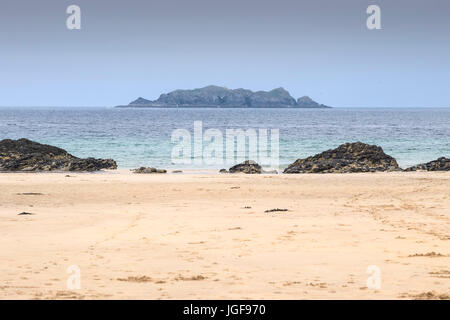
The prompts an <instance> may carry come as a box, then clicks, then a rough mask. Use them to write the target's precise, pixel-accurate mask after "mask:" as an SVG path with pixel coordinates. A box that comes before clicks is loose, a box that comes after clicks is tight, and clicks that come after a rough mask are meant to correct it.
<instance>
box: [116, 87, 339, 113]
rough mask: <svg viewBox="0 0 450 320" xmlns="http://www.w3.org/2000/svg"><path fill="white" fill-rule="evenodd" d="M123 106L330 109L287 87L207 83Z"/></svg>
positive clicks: (139, 99)
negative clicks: (249, 87)
mask: <svg viewBox="0 0 450 320" xmlns="http://www.w3.org/2000/svg"><path fill="white" fill-rule="evenodd" d="M118 107H119V108H127V107H128V108H129V107H131V108H151V107H156V108H157V107H159V108H189V107H196V108H201V107H203V108H330V107H329V106H326V105H323V104H319V103H317V102H316V101H314V100H312V99H311V98H310V97H307V96H304V97H301V98H299V99H297V100H296V99H294V98H293V97H292V96H291V95H290V94H289V92H288V91H286V90H285V89H283V88H277V89H273V90H271V91H256V92H253V91H251V90H247V89H234V90H233V89H228V88H225V87H218V86H207V87H204V88H200V89H193V90H175V91H172V92H170V93H167V94H162V95H161V96H160V97H159V98H158V99H157V100H153V101H152V100H147V99H144V98H142V97H140V98H138V99H136V100H135V101H132V102H131V103H130V104H128V105H123V106H118Z"/></svg>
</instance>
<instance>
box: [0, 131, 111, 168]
mask: <svg viewBox="0 0 450 320" xmlns="http://www.w3.org/2000/svg"><path fill="white" fill-rule="evenodd" d="M101 169H117V164H116V162H115V161H114V160H112V159H95V158H85V159H82V158H78V157H75V156H73V155H71V154H70V153H68V152H67V151H65V150H64V149H61V148H58V147H54V146H50V145H46V144H41V143H38V142H34V141H30V140H28V139H19V140H10V139H5V140H1V141H0V172H1V171H26V172H33V171H88V172H92V171H97V170H101Z"/></svg>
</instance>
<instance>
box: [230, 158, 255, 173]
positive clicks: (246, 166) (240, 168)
mask: <svg viewBox="0 0 450 320" xmlns="http://www.w3.org/2000/svg"><path fill="white" fill-rule="evenodd" d="M229 172H230V173H238V172H240V173H246V174H258V173H261V172H262V168H261V166H260V165H259V164H257V163H256V162H255V161H252V160H246V161H244V162H242V163H240V164H237V165H235V166H233V167H231V168H230V170H229Z"/></svg>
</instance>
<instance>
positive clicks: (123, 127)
mask: <svg viewBox="0 0 450 320" xmlns="http://www.w3.org/2000/svg"><path fill="white" fill-rule="evenodd" d="M194 122H197V123H198V122H201V124H202V130H203V131H202V132H203V133H204V132H205V131H206V130H208V129H215V130H216V132H217V131H219V132H222V133H223V135H224V136H225V135H226V130H227V129H242V130H248V129H255V130H256V131H257V132H259V131H258V130H260V129H263V130H267V132H268V133H269V137H270V133H271V132H275V131H271V130H278V149H279V151H278V161H279V167H280V168H281V169H282V168H284V167H286V166H287V165H288V164H290V163H292V162H293V161H295V160H296V159H298V158H305V157H308V156H310V155H314V154H317V153H320V152H322V151H325V150H327V149H331V148H335V147H337V146H339V145H340V144H342V143H346V142H356V141H361V142H364V143H368V144H375V145H378V146H381V147H382V148H383V150H384V151H385V152H386V153H387V154H389V155H391V156H393V157H394V158H396V159H397V162H398V164H399V165H400V166H401V167H403V168H405V167H408V166H411V165H414V164H418V163H423V162H428V161H431V160H434V159H437V158H438V157H442V156H446V157H450V108H373V109H369V108H332V109H284V108H264V109H256V108H235V109H221V108H189V109H187V108H179V109H176V108H174V109H164V108H148V109H140V108H111V107H76V108H75V107H1V108H0V140H1V139H19V138H28V139H30V140H33V141H37V142H40V143H45V144H50V145H54V146H58V147H61V148H63V149H65V150H67V151H68V152H69V153H71V154H73V155H75V156H77V157H96V158H112V159H114V160H116V161H117V163H118V166H119V168H122V169H131V168H136V167H140V166H152V167H157V168H167V169H171V168H173V169H175V168H177V169H198V168H205V169H220V168H222V167H226V165H224V164H220V163H212V164H211V163H204V162H202V161H194V160H195V158H196V157H198V156H199V153H197V154H196V153H195V152H194V151H192V155H189V157H192V160H193V161H191V163H188V162H187V163H184V164H179V163H174V161H173V150H174V148H175V147H176V145H177V141H174V140H173V134H174V132H176V131H175V130H180V129H181V130H185V131H184V132H189V133H190V134H191V135H192V143H194V140H195V139H194ZM201 137H202V136H201ZM247 143H248V141H247ZM223 144H224V148H225V145H226V143H225V142H224V143H223ZM207 145H208V143H207V141H206V142H204V143H203V146H202V147H204V148H205V147H207ZM200 154H201V153H200ZM197 160H198V159H197ZM236 160H238V159H236Z"/></svg>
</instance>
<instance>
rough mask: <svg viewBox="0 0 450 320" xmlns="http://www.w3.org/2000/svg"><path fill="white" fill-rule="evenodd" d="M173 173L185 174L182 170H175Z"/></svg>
mask: <svg viewBox="0 0 450 320" xmlns="http://www.w3.org/2000/svg"><path fill="white" fill-rule="evenodd" d="M172 173H183V171H181V170H173V171H172Z"/></svg>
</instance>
